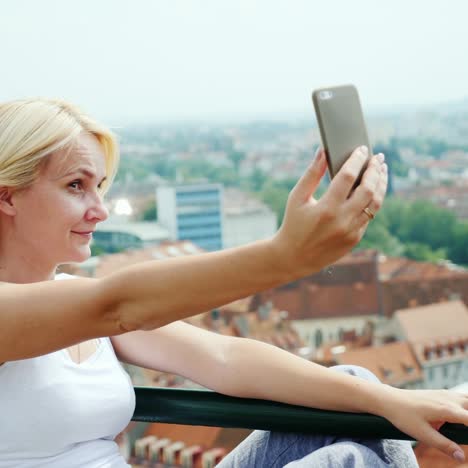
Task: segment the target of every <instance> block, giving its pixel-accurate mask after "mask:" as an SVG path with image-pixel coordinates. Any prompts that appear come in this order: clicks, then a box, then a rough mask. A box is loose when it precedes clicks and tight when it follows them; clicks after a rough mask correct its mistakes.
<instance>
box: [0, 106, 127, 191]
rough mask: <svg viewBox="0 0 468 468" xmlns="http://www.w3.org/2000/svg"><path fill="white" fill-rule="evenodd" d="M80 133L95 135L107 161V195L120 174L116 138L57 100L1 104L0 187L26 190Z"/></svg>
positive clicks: (105, 188)
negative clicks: (49, 160) (52, 156)
mask: <svg viewBox="0 0 468 468" xmlns="http://www.w3.org/2000/svg"><path fill="white" fill-rule="evenodd" d="M81 132H87V133H90V134H92V135H94V136H95V137H96V138H97V139H98V141H99V143H100V144H101V146H102V148H103V151H104V155H105V159H106V177H107V178H106V181H105V182H104V184H103V186H102V192H106V191H107V190H108V189H109V187H110V185H111V183H112V180H113V179H114V177H115V174H116V172H117V167H118V163H119V150H118V144H117V140H116V137H115V136H114V134H113V133H112V132H111V131H110V130H108V129H107V128H106V127H104V126H102V125H101V124H99V123H98V122H96V121H95V120H93V119H91V118H90V117H89V116H87V115H86V114H84V113H83V112H82V111H81V110H80V109H78V108H77V107H75V106H73V105H72V104H69V103H67V102H65V101H61V100H57V99H43V98H38V99H24V100H17V101H10V102H6V103H1V104H0V187H2V186H4V187H11V188H14V189H25V188H27V187H29V186H30V185H31V184H32V183H33V182H34V181H35V180H36V178H37V176H38V175H39V171H40V168H41V164H42V163H43V162H44V161H45V160H47V157H48V156H49V155H50V154H52V153H54V152H56V151H60V150H62V149H65V148H70V147H71V145H73V143H74V142H75V140H76V138H77V137H78V135H79V134H80V133H81Z"/></svg>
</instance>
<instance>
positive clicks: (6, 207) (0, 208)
mask: <svg viewBox="0 0 468 468" xmlns="http://www.w3.org/2000/svg"><path fill="white" fill-rule="evenodd" d="M13 194H14V191H13V189H12V188H10V187H2V186H0V214H1V213H4V214H6V215H8V216H15V215H16V208H15V206H14V204H13Z"/></svg>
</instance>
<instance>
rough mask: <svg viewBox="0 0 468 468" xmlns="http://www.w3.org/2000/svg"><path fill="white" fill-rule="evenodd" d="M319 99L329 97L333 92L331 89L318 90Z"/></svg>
mask: <svg viewBox="0 0 468 468" xmlns="http://www.w3.org/2000/svg"><path fill="white" fill-rule="evenodd" d="M319 96H320V99H322V100H325V99H331V98H332V97H333V93H332V92H331V91H320V94H319Z"/></svg>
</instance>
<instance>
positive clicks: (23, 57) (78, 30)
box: [0, 0, 468, 124]
mask: <svg viewBox="0 0 468 468" xmlns="http://www.w3.org/2000/svg"><path fill="white" fill-rule="evenodd" d="M0 52H1V54H0V64H1V65H0V100H2V101H3V100H9V99H14V98H19V97H25V96H37V95H41V96H54V97H62V98H66V99H68V100H71V101H73V102H75V103H77V104H79V105H80V106H81V107H83V108H84V109H86V110H87V111H89V112H90V113H92V114H93V115H95V116H97V117H99V118H101V119H105V120H106V123H109V124H113V123H114V124H116V123H118V122H121V121H126V120H129V121H131V120H138V121H143V120H145V119H157V120H165V119H171V120H173V119H177V118H195V119H196V118H198V117H200V118H214V117H217V116H224V117H229V116H238V117H241V116H255V115H275V116H281V115H288V114H290V113H298V114H304V115H307V114H308V113H310V114H311V115H313V113H312V106H311V101H310V94H311V91H312V89H314V88H316V87H322V86H327V85H331V84H341V83H354V84H355V85H357V87H358V89H359V91H360V94H361V100H362V102H363V106H364V108H365V110H367V109H369V110H373V109H378V108H391V107H392V106H393V107H400V106H405V107H408V106H415V107H417V106H420V105H423V104H433V103H439V102H445V101H448V100H457V99H461V98H464V97H466V96H468V2H467V1H464V0H450V1H447V0H437V1H436V0H412V1H410V0H392V1H387V2H383V1H372V0H353V1H347V0H343V1H337V0H322V1H320V2H319V1H313V0H284V1H276V0H265V1H263V0H262V1H260V0H259V1H255V0H231V1H223V0H199V1H197V0H193V1H181V0H75V1H70V0H40V1H39V0H0Z"/></svg>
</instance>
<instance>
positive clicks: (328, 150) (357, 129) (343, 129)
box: [312, 85, 372, 190]
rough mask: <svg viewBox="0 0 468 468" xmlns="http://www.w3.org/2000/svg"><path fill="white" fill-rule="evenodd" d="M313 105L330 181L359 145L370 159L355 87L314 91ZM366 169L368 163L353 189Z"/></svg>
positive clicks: (362, 116) (345, 86)
mask: <svg viewBox="0 0 468 468" xmlns="http://www.w3.org/2000/svg"><path fill="white" fill-rule="evenodd" d="M312 102H313V103H314V108H315V115H316V117H317V122H318V127H319V130H320V137H321V139H322V144H323V148H324V150H325V154H326V157H327V163H328V171H329V173H330V178H331V179H333V177H335V176H336V174H337V173H338V171H339V170H340V169H341V166H343V164H344V163H345V162H346V160H347V159H348V158H349V157H350V156H351V153H352V152H353V151H354V150H355V149H356V148H357V147H358V146H362V145H365V146H367V148H368V149H369V159H370V158H371V156H372V148H371V145H370V142H369V137H368V135H367V129H366V124H365V121H364V115H363V113H362V108H361V102H360V100H359V94H358V91H357V89H356V87H355V86H353V85H342V86H333V87H330V88H321V89H316V90H315V91H314V92H313V93H312ZM369 159H368V162H369ZM366 167H367V163H366V164H365V165H364V167H363V169H362V171H361V173H360V174H359V177H358V179H357V180H356V183H355V184H354V186H353V190H354V189H355V188H356V187H357V186H358V185H359V183H360V182H361V179H362V176H363V174H364V171H365V170H366Z"/></svg>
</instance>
